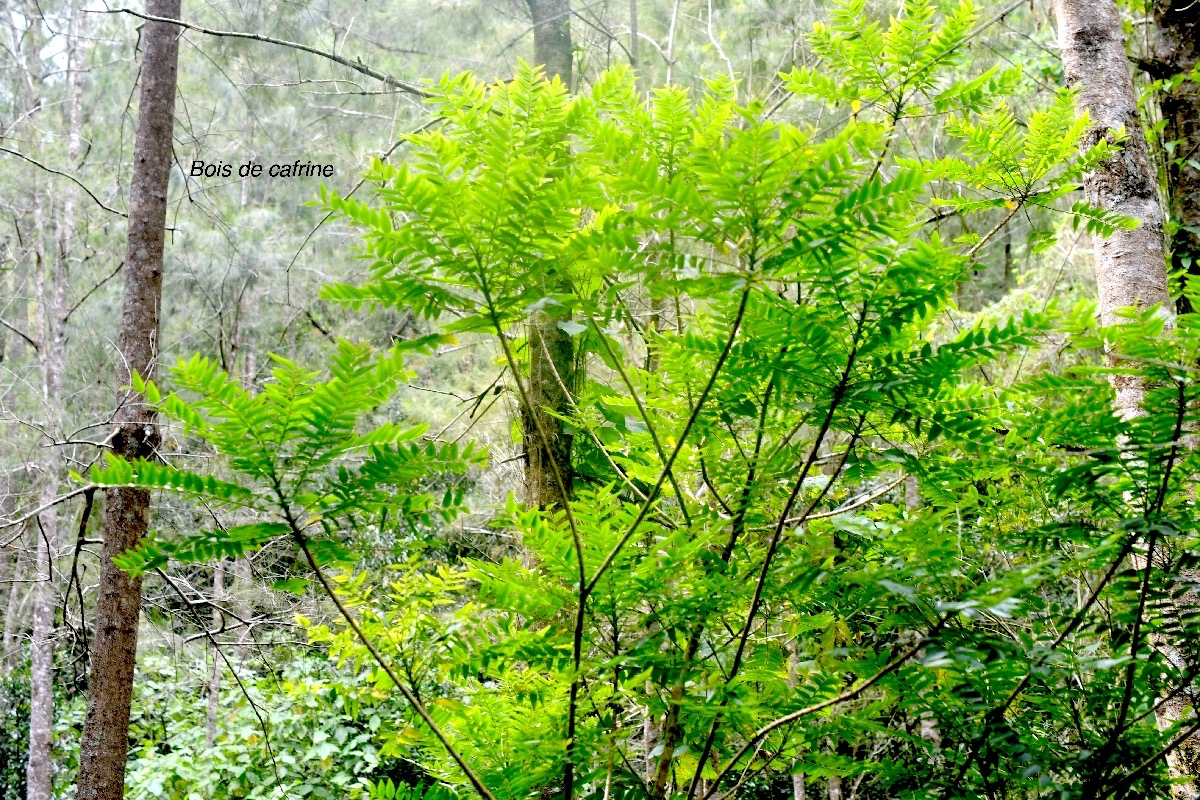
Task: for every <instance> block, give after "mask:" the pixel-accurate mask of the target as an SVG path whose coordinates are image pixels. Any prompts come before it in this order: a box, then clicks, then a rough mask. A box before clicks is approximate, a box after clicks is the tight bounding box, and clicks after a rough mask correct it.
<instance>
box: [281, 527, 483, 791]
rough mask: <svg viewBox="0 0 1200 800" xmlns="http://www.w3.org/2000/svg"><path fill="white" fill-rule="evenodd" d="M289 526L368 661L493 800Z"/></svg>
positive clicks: (304, 541) (296, 529) (297, 532)
mask: <svg viewBox="0 0 1200 800" xmlns="http://www.w3.org/2000/svg"><path fill="white" fill-rule="evenodd" d="M289 524H291V527H292V534H293V536H294V538H295V540H296V544H297V545H299V547H300V550H301V552H303V553H304V559H305V560H306V561H307V562H308V566H309V568H311V569H312V571H313V574H315V575H316V576H317V580H318V581H319V582H320V584H321V588H322V589H324V590H325V594H327V595H329V599H330V600H332V601H333V604H334V605H335V606H337V610H338V612H339V613H341V615H342V618H343V619H345V620H346V624H347V625H349V626H350V630H352V631H354V635H355V636H356V637H358V640H359V641H360V642H362V643H363V646H364V647H366V648H367V652H369V653H370V654H371V658H373V659H374V660H375V663H376V664H378V665H379V667H380V668H381V669H382V670H383V671H384V672H386V673H387V676H388V677H389V678H391V679H392V683H394V684H396V688H397V689H399V690H400V694H402V695H404V699H405V700H407V701H408V702H409V704H410V705H411V706H412V707H413V709H414V710H415V711H416V712H417V714H418V715H419V716H420V717H421V719H422V720H424V721H425V724H426V725H428V726H429V729H430V730H431V731H433V735H434V736H436V737H437V740H438V741H439V742H441V744H442V747H444V748H446V752H447V753H449V755H450V757H451V758H452V759H454V763H456V764H458V767H459V769H461V770H462V771H463V774H464V775H466V776H467V780H468V781H470V782H471V786H472V787H474V789H475V791H476V792H477V793H478V794H479V796H480V797H483V798H484V800H496V797H495V795H493V794H492V793H491V791H489V790H488V788H487V787H486V786H484V785H483V781H481V780H480V779H479V776H478V775H476V774H475V771H474V770H473V769H471V766H470V765H469V764H468V763H467V762H466V760H465V759H464V758H463V757H462V755H461V754H460V753H459V752H458V750H456V749H455V748H454V745H453V744H451V743H450V740H449V739H448V738H446V734H444V733H442V729H441V728H439V727H438V726H437V723H436V722H434V721H433V717H432V716H431V715H430V713H429V711H428V710H427V709H426V708H425V706H424V704H422V703H421V701H420V700H419V699H418V698H417V696H416V694H415V693H414V692H413V690H412V689H411V688H409V686H408V685H407V684H405V683H404V682H403V681H401V680H400V676H398V675H397V674H396V671H395V670H394V669H392V665H391V664H390V663H388V661H387V659H385V658H384V657H383V654H382V653H380V652H379V650H378V649H376V647H375V645H374V644H372V643H371V640H370V639H368V638H367V636H366V634H364V633H363V630H362V628H361V627H359V624H358V620H356V619H355V618H354V616H353V615H352V614H351V613H350V609H348V608H346V604H345V603H343V602H342V599H341V598H340V597H338V594H337V592H336V591H334V588H333V586H332V585H331V584H330V583H329V579H328V578H327V577H326V576H325V572H324V571H323V570H322V569H321V567H320V566H319V565H318V564H317V560H316V559H315V558H313V554H312V550H310V549H309V547H308V540H307V539H306V538H305V537H304V534H303V533H301V532H300V529H299V527H298V526H297V525H296V524H295V523H294V522H290V521H289Z"/></svg>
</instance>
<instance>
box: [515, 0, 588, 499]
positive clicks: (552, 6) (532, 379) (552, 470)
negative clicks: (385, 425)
mask: <svg viewBox="0 0 1200 800" xmlns="http://www.w3.org/2000/svg"><path fill="white" fill-rule="evenodd" d="M528 3H529V12H530V14H531V15H532V17H533V59H534V62H535V63H537V64H539V65H541V66H542V67H543V68H544V69H545V71H546V77H547V78H550V79H552V80H553V79H557V80H560V81H562V83H563V84H564V85H565V86H566V87H567V88H568V89H570V87H571V83H572V69H571V66H572V64H571V62H572V59H573V57H574V53H573V52H572V48H571V9H570V4H569V2H568V0H528ZM536 291H537V292H538V293H539V294H540V295H541V296H542V297H543V298H544V299H545V300H548V301H550V302H548V303H543V306H542V307H541V308H539V309H536V310H534V311H533V312H532V313H531V315H530V318H529V327H528V332H527V335H526V340H525V346H526V348H527V349H528V352H529V359H528V360H529V383H528V386H527V387H526V388H525V391H524V393H523V394H524V395H525V396H524V397H522V399H521V418H522V426H521V428H522V439H523V441H524V446H525V459H526V463H525V491H526V497H527V498H528V500H529V502H530V503H532V504H534V505H538V506H544V507H546V508H558V507H562V506H564V505H566V503H568V502H569V501H570V500H569V498H570V493H571V480H572V470H571V441H572V435H571V434H570V433H569V432H568V431H567V430H566V429H565V428H564V426H563V423H562V420H563V417H564V416H566V415H567V414H569V413H570V412H571V403H572V401H573V398H572V396H571V395H572V393H573V391H574V388H575V383H576V376H575V348H574V345H573V343H572V340H571V336H570V334H569V333H568V332H567V331H566V330H564V328H563V327H562V325H561V324H560V323H562V322H564V321H567V320H565V319H564V317H563V314H562V313H561V304H559V303H558V301H557V300H556V298H555V295H563V294H569V293H570V291H571V289H570V279H569V277H568V276H567V275H565V274H561V273H556V272H554V271H553V270H547V271H546V272H545V273H543V275H542V279H541V286H539V287H536Z"/></svg>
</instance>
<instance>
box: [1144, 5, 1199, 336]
mask: <svg viewBox="0 0 1200 800" xmlns="http://www.w3.org/2000/svg"><path fill="white" fill-rule="evenodd" d="M1153 14H1154V22H1155V28H1154V31H1155V34H1156V35H1155V37H1154V42H1153V46H1152V51H1151V53H1150V54H1149V58H1148V59H1147V60H1145V61H1143V62H1141V64H1140V66H1141V67H1142V68H1143V69H1145V70H1146V71H1147V72H1148V73H1150V76H1151V77H1153V78H1157V79H1165V78H1170V77H1173V76H1176V75H1188V74H1190V73H1191V72H1192V70H1194V69H1195V68H1196V63H1197V55H1200V53H1198V52H1197V50H1198V49H1200V47H1198V45H1200V42H1197V38H1196V37H1197V33H1198V30H1197V26H1198V24H1200V6H1197V5H1194V4H1193V3H1191V2H1189V1H1188V0H1155V3H1154V6H1153ZM1159 108H1160V109H1161V111H1162V118H1163V122H1164V123H1166V125H1165V127H1164V129H1163V137H1164V139H1165V140H1166V141H1168V142H1171V143H1173V144H1172V145H1171V148H1169V149H1168V151H1167V153H1166V162H1167V195H1168V199H1169V208H1168V211H1169V212H1170V215H1171V218H1172V219H1173V220H1174V221H1175V222H1177V223H1179V228H1178V229H1177V230H1176V231H1175V232H1174V233H1173V234H1172V235H1171V241H1170V243H1169V244H1170V250H1171V264H1172V267H1173V268H1174V270H1175V271H1177V273H1178V274H1181V276H1183V286H1181V287H1180V288H1183V289H1185V290H1187V291H1189V292H1190V293H1191V294H1195V295H1198V296H1200V285H1197V284H1196V283H1195V280H1196V278H1197V277H1200V227H1197V226H1198V225H1200V168H1197V167H1196V166H1195V165H1196V164H1197V163H1200V86H1197V84H1196V82H1195V81H1193V80H1190V79H1188V80H1183V81H1181V82H1179V83H1178V84H1173V83H1172V84H1168V85H1167V88H1166V89H1165V91H1164V92H1163V93H1162V95H1161V96H1160V98H1159ZM1189 162H1190V163H1189ZM1188 280H1191V281H1192V285H1191V286H1190V287H1189V286H1188ZM1177 308H1178V310H1179V312H1180V313H1181V314H1186V313H1190V312H1192V311H1196V310H1197V308H1196V307H1194V306H1193V304H1192V301H1191V300H1190V299H1188V297H1186V296H1182V297H1180V298H1179V301H1178V303H1177Z"/></svg>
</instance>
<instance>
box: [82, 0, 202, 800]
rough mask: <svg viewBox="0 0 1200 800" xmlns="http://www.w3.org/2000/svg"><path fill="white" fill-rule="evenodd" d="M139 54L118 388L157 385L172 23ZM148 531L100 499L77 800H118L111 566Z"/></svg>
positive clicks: (135, 594) (154, 11)
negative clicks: (100, 545) (151, 381)
mask: <svg viewBox="0 0 1200 800" xmlns="http://www.w3.org/2000/svg"><path fill="white" fill-rule="evenodd" d="M146 12H147V14H149V15H150V16H155V17H167V18H170V19H179V16H180V0H148V2H147V3H146ZM142 45H143V48H144V54H143V57H142V68H141V87H140V93H139V101H138V121H137V136H136V139H135V141H134V151H133V159H134V164H133V176H132V179H131V182H130V191H129V234H128V242H127V245H126V250H125V269H124V277H125V290H124V300H123V304H122V314H121V339H120V350H121V352H120V366H119V368H118V369H119V374H118V383H119V384H120V385H122V386H125V385H128V384H129V381H130V373H131V372H134V371H136V372H137V373H138V374H140V375H142V376H144V377H147V378H153V377H154V374H155V367H156V361H157V356H158V343H159V335H160V326H159V316H160V313H161V306H162V278H163V247H164V239H165V226H166V214H167V188H168V184H169V179H170V174H171V144H172V141H171V137H172V128H173V126H174V122H175V88H176V71H177V69H178V60H179V29H178V28H177V27H176V26H174V25H171V24H169V23H164V22H152V21H147V22H146V23H145V25H144V27H143V32H142ZM117 402H118V409H117V414H116V422H117V425H118V427H117V430H116V431H115V433H114V435H113V437H112V440H111V442H112V447H113V450H114V452H115V453H116V454H117V455H118V456H120V457H121V458H125V459H128V460H131V461H132V460H134V459H136V458H153V457H154V454H155V451H156V450H157V448H158V444H159V441H160V434H159V431H158V427H157V421H156V419H155V413H154V409H153V408H152V407H150V406H149V405H147V404H146V403H145V402H144V399H143V398H142V397H141V396H140V395H138V394H136V393H134V392H133V391H129V392H123V393H122V394H120V395H119V397H118V400H117ZM149 523H150V493H149V492H146V491H143V490H140V489H110V490H108V492H106V494H105V506H104V526H103V537H104V551H103V554H102V557H101V565H100V585H99V587H98V590H97V595H96V626H95V638H94V639H93V642H92V654H91V664H90V671H89V686H88V710H87V719H86V721H85V722H84V726H83V737H82V741H81V743H80V753H79V775H78V782H77V793H76V797H77V800H120V798H121V797H122V796H123V785H124V781H125V761H126V757H127V751H128V731H129V707H130V701H131V698H132V694H133V670H134V664H135V661H136V657H137V634H138V616H139V613H140V610H141V599H142V597H141V592H142V582H141V579H140V578H131V577H130V576H129V575H127V574H126V573H124V572H122V571H121V570H120V569H118V568H117V567H116V565H114V564H113V561H112V560H113V558H114V557H115V556H118V555H120V554H121V553H123V552H125V551H126V550H129V549H130V548H132V547H135V546H136V545H137V544H138V542H139V541H141V539H142V537H143V536H145V535H146V532H147V529H148V527H149Z"/></svg>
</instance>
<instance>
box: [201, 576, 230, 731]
mask: <svg viewBox="0 0 1200 800" xmlns="http://www.w3.org/2000/svg"><path fill="white" fill-rule="evenodd" d="M224 599H225V559H223V558H222V559H220V560H219V561H217V566H216V568H215V569H214V570H213V609H212V621H213V630H214V631H215V630H219V629H220V627H221V609H220V607H219V604H220V603H221V602H222V601H224ZM212 657H213V663H212V674H211V675H210V676H209V679H208V708H207V709H206V711H205V720H204V722H205V727H204V746H205V747H207V748H208V749H210V750H211V749H212V746H213V745H214V744H215V743H216V741H217V712H218V711H219V710H220V703H221V654H220V652H218V651H217V648H216V645H215V644H214V645H213V654H212Z"/></svg>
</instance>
